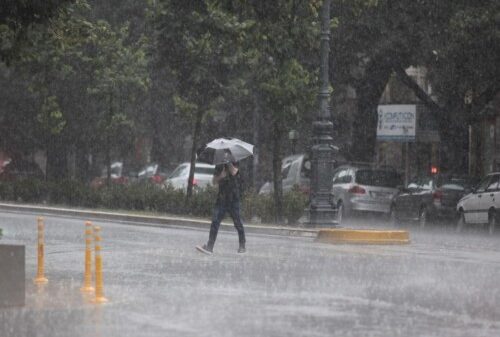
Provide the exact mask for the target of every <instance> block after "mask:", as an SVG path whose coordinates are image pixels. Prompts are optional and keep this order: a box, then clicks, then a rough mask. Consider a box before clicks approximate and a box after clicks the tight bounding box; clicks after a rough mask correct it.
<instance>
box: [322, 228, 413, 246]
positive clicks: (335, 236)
mask: <svg viewBox="0 0 500 337" xmlns="http://www.w3.org/2000/svg"><path fill="white" fill-rule="evenodd" d="M316 241H317V242H322V243H336V244H385V245H387V244H395V245H397V244H409V243H410V236H409V234H408V232H407V231H402V230H397V231H396V230H368V229H346V228H343V229H322V230H319V231H318V235H317V237H316Z"/></svg>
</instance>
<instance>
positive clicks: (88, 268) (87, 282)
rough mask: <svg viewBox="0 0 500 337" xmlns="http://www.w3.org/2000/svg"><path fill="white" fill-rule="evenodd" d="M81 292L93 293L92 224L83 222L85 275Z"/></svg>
mask: <svg viewBox="0 0 500 337" xmlns="http://www.w3.org/2000/svg"><path fill="white" fill-rule="evenodd" d="M80 290H81V291H82V292H85V293H90V292H92V291H94V287H92V222H90V221H87V222H85V273H84V276H83V287H82V288H81V289H80Z"/></svg>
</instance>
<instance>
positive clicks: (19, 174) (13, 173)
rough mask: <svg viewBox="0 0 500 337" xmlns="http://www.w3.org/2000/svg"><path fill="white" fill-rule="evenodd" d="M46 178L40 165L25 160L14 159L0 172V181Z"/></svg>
mask: <svg viewBox="0 0 500 337" xmlns="http://www.w3.org/2000/svg"><path fill="white" fill-rule="evenodd" d="M44 177H45V176H44V174H43V171H42V170H41V169H40V167H39V166H38V164H36V163H35V162H32V161H29V160H24V159H13V160H11V161H10V162H9V163H8V164H6V165H5V166H4V167H3V168H2V169H1V170H0V181H16V180H24V179H29V178H35V179H44Z"/></svg>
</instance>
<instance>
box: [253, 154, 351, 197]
mask: <svg viewBox="0 0 500 337" xmlns="http://www.w3.org/2000/svg"><path fill="white" fill-rule="evenodd" d="M344 162H345V159H344V157H342V156H341V155H340V154H339V153H338V152H336V153H335V155H334V168H335V167H337V166H338V165H339V163H344ZM281 179H282V186H283V193H285V192H289V191H291V190H292V189H293V187H294V186H298V188H299V190H300V191H302V192H303V193H305V194H309V192H310V189H311V161H310V160H309V157H308V156H307V155H305V154H297V155H292V156H288V157H285V158H284V159H283V160H282V164H281ZM273 190H274V187H273V182H271V181H268V182H266V183H265V184H264V185H262V187H261V188H260V190H259V194H270V193H272V191H273Z"/></svg>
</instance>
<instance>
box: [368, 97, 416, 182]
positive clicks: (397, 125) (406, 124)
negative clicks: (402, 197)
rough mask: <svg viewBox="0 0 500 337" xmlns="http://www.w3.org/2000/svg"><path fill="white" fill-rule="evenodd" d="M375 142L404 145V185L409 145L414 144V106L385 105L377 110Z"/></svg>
mask: <svg viewBox="0 0 500 337" xmlns="http://www.w3.org/2000/svg"><path fill="white" fill-rule="evenodd" d="M377 112H378V121H377V140H381V141H392V142H402V143H405V151H404V152H405V155H404V157H405V185H407V184H408V179H409V176H410V162H409V152H410V151H409V150H410V149H409V148H410V146H409V143H411V142H415V137H416V126H417V107H416V105H414V104H387V105H379V106H378V108H377Z"/></svg>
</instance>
